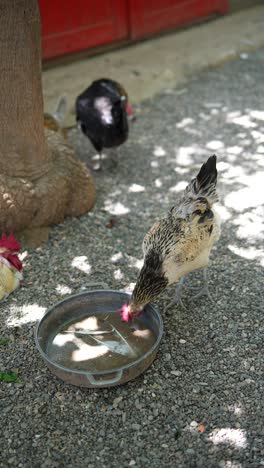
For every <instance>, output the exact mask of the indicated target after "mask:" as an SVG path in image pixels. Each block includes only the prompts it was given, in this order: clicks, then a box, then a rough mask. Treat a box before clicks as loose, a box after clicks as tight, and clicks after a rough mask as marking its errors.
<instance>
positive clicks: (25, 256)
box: [18, 250, 28, 262]
mask: <svg viewBox="0 0 264 468" xmlns="http://www.w3.org/2000/svg"><path fill="white" fill-rule="evenodd" d="M27 256H28V251H27V250H24V252H21V253H19V254H18V258H19V259H20V260H21V262H23V261H24V260H25V259H26V258H27Z"/></svg>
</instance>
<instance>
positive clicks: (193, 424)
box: [190, 421, 198, 427]
mask: <svg viewBox="0 0 264 468" xmlns="http://www.w3.org/2000/svg"><path fill="white" fill-rule="evenodd" d="M190 426H191V427H197V426H198V422H196V421H192V422H191V424H190Z"/></svg>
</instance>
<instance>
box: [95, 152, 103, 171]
mask: <svg viewBox="0 0 264 468" xmlns="http://www.w3.org/2000/svg"><path fill="white" fill-rule="evenodd" d="M97 154H98V156H99V158H98V159H96V162H95V164H94V165H93V170H94V171H100V170H101V169H102V161H103V157H102V152H101V151H98V153H97ZM95 157H96V158H97V155H95Z"/></svg>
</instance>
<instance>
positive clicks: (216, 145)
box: [206, 140, 224, 151]
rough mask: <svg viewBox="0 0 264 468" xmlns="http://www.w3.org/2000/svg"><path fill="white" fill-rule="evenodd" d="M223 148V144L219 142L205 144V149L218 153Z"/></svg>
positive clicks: (213, 141)
mask: <svg viewBox="0 0 264 468" xmlns="http://www.w3.org/2000/svg"><path fill="white" fill-rule="evenodd" d="M223 147H224V143H223V142H222V141H220V140H212V141H208V143H206V148H208V149H209V150H212V151H218V150H220V149H222V148H223Z"/></svg>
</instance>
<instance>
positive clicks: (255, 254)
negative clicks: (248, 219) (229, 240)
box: [228, 244, 264, 267]
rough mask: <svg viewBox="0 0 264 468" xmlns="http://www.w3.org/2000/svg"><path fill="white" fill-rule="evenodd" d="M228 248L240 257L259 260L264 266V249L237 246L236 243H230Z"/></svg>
mask: <svg viewBox="0 0 264 468" xmlns="http://www.w3.org/2000/svg"><path fill="white" fill-rule="evenodd" d="M228 249H229V250H230V251H231V252H233V253H234V254H235V255H238V256H239V257H242V258H246V259H247V260H257V261H258V262H259V263H260V265H261V266H263V267H264V251H263V250H260V249H256V248H255V247H237V246H236V245H230V244H229V245H228Z"/></svg>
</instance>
